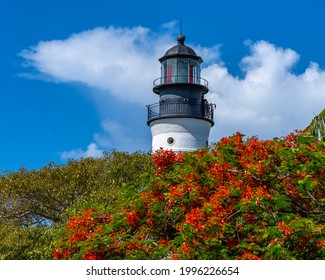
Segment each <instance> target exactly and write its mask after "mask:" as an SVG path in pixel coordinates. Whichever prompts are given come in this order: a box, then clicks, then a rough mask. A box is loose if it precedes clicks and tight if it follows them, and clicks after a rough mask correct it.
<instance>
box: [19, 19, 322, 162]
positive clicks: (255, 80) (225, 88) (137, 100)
mask: <svg viewBox="0 0 325 280" xmlns="http://www.w3.org/2000/svg"><path fill="white" fill-rule="evenodd" d="M174 26H175V22H171V23H168V24H165V25H163V26H162V30H161V32H160V33H155V32H152V31H151V30H149V29H148V28H144V27H141V26H139V27H134V28H116V27H108V28H95V29H92V30H88V31H84V32H81V33H77V34H73V35H71V36H70V37H69V38H67V39H65V40H52V41H46V42H39V43H38V44H37V45H36V46H34V47H31V48H29V49H27V50H24V51H22V52H21V56H22V57H23V59H24V65H25V66H30V67H32V68H33V69H36V70H37V72H38V74H40V75H41V77H42V78H44V77H47V79H52V80H54V81H59V82H80V83H83V84H86V85H88V86H90V87H93V88H97V89H100V90H101V93H102V92H104V93H105V94H106V97H108V98H109V97H110V96H114V100H116V99H117V100H121V102H126V103H133V104H138V105H139V106H143V110H146V109H145V107H144V105H145V104H150V103H154V102H157V96H156V95H155V94H153V93H152V81H153V80H154V79H155V78H157V77H159V76H160V65H159V62H158V59H159V58H160V57H161V56H162V55H163V54H164V53H165V52H166V50H167V49H169V48H170V47H172V46H173V45H175V43H176V42H175V36H174V35H172V32H171V29H173V28H174ZM187 42H188V40H187V41H186V43H187ZM244 44H245V45H246V46H247V47H248V49H249V52H248V54H247V56H245V57H243V58H242V59H241V61H240V62H239V69H240V70H241V71H242V75H241V76H240V77H238V76H236V75H233V74H232V73H230V72H229V71H228V69H227V67H226V66H225V65H226V64H225V63H223V62H222V61H220V56H219V46H220V45H218V44H216V45H215V46H213V47H209V48H207V47H204V46H192V45H191V47H193V49H195V51H196V52H197V54H198V55H201V56H203V59H204V61H205V62H204V63H203V65H202V67H203V68H202V77H203V78H206V79H207V80H208V81H209V89H210V92H209V94H208V95H207V96H206V97H207V99H208V100H209V101H210V102H213V103H215V104H216V111H215V126H214V128H213V129H212V131H211V137H210V139H211V140H218V139H219V138H220V137H223V136H228V135H232V134H233V133H234V132H236V131H240V132H242V133H244V134H246V135H248V136H253V135H257V136H259V137H261V138H272V137H275V136H282V135H285V134H287V133H289V132H291V131H292V130H294V129H303V128H305V127H306V126H307V125H308V123H309V122H310V121H311V119H312V118H313V117H314V114H317V113H319V112H320V111H321V110H322V108H323V107H324V104H325V98H324V97H325V96H324V95H325V72H324V70H322V69H321V67H320V66H319V65H318V64H317V63H316V62H311V63H310V65H309V66H308V67H307V68H306V69H303V71H301V72H300V73H299V74H297V73H295V72H294V69H295V66H296V64H297V63H298V62H299V54H297V53H296V52H295V51H294V50H292V49H288V48H281V47H278V46H276V45H274V44H272V43H269V42H267V41H258V42H255V43H254V42H250V41H246V42H244ZM189 45H190V44H189ZM225 47H226V46H224V48H225ZM99 98H100V97H99ZM98 103H100V102H98ZM138 105H136V106H138ZM109 117H110V118H112V119H118V120H119V121H118V122H116V121H111V120H110V121H103V122H102V131H101V132H98V133H96V134H94V139H93V142H92V143H91V144H90V145H89V146H88V147H87V149H86V150H82V149H77V150H74V151H70V152H64V153H62V157H65V158H69V157H80V155H81V156H85V155H95V156H98V154H99V153H100V152H101V151H102V149H104V148H107V147H109V148H111V147H115V148H117V149H121V150H123V149H126V150H129V148H128V147H130V145H131V144H132V143H133V147H134V146H136V145H138V143H144V142H146V141H143V139H142V138H141V136H140V135H143V134H141V133H140V131H139V130H137V129H134V128H132V127H130V126H128V125H127V124H126V123H123V121H122V118H121V119H119V117H113V116H109ZM143 130H148V127H147V126H146V125H145V120H144V121H143ZM130 135H132V137H130ZM131 142H132V143H131ZM147 142H148V141H147ZM139 148H140V149H141V148H142V147H141V146H139ZM148 149H150V147H148Z"/></svg>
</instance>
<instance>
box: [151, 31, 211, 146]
mask: <svg viewBox="0 0 325 280" xmlns="http://www.w3.org/2000/svg"><path fill="white" fill-rule="evenodd" d="M177 41H178V44H177V45H176V46H174V47H172V48H171V49H169V50H168V51H167V52H166V53H165V55H164V56H163V57H162V58H160V59H159V61H160V62H161V77H160V78H158V79H156V80H154V82H153V91H154V92H155V93H156V94H158V95H159V102H158V103H155V104H152V105H147V107H148V122H147V124H148V125H149V126H150V128H151V133H152V149H153V150H158V149H160V148H161V147H162V148H164V149H171V150H173V151H176V152H181V151H193V150H197V149H200V148H204V147H207V146H208V138H209V133H210V129H211V127H212V126H213V125H214V121H213V109H214V108H213V104H210V103H208V101H207V100H206V99H205V98H204V95H205V94H206V93H207V92H208V91H209V90H208V81H207V80H205V79H203V78H201V75H200V74H201V73H200V64H201V63H202V62H203V60H202V58H201V57H199V56H197V55H196V53H195V52H194V50H193V49H191V48H190V47H187V46H185V44H184V41H185V36H184V35H182V34H180V35H179V36H178V37H177Z"/></svg>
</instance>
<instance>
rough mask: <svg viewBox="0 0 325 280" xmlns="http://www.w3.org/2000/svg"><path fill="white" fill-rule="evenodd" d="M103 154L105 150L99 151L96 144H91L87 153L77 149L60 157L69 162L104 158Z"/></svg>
mask: <svg viewBox="0 0 325 280" xmlns="http://www.w3.org/2000/svg"><path fill="white" fill-rule="evenodd" d="M102 154H103V150H101V149H99V147H98V145H97V144H96V143H90V144H89V145H88V146H87V149H86V150H85V151H84V150H82V149H75V150H71V151H65V152H62V153H61V155H60V156H61V158H62V159H63V160H68V159H80V158H88V157H93V158H99V157H101V156H102Z"/></svg>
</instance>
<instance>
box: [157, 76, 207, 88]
mask: <svg viewBox="0 0 325 280" xmlns="http://www.w3.org/2000/svg"><path fill="white" fill-rule="evenodd" d="M174 83H189V84H197V85H201V86H205V87H208V85H209V83H208V81H207V80H206V79H203V78H201V77H191V76H189V75H175V76H165V77H161V78H158V79H155V80H154V81H153V86H154V87H157V86H161V85H165V84H174Z"/></svg>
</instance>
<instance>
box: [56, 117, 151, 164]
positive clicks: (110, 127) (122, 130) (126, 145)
mask: <svg viewBox="0 0 325 280" xmlns="http://www.w3.org/2000/svg"><path fill="white" fill-rule="evenodd" d="M101 128H102V130H101V131H100V132H97V133H95V134H94V136H93V142H92V143H90V144H89V145H88V146H87V149H86V150H83V149H81V148H78V149H73V150H71V151H64V152H62V153H60V157H61V159H63V160H67V159H80V158H86V157H94V158H98V157H101V156H102V155H103V152H104V151H105V150H106V151H107V150H113V149H116V148H117V147H118V149H119V150H122V151H138V150H146V148H147V150H148V142H149V141H147V140H148V139H144V138H143V136H141V134H140V135H139V134H138V133H137V131H136V129H133V128H132V127H128V126H126V125H125V124H122V123H120V122H118V121H114V120H104V121H102V123H101Z"/></svg>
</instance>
